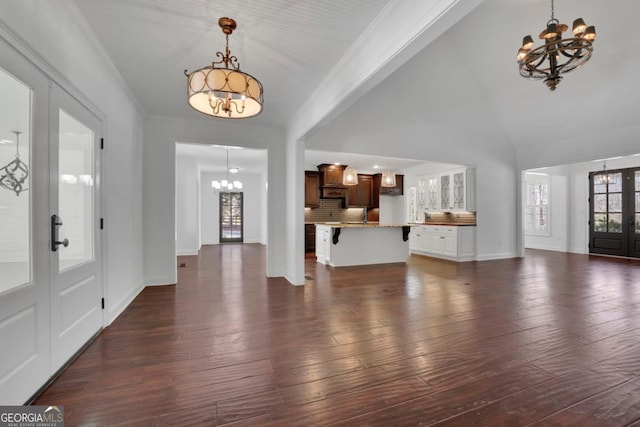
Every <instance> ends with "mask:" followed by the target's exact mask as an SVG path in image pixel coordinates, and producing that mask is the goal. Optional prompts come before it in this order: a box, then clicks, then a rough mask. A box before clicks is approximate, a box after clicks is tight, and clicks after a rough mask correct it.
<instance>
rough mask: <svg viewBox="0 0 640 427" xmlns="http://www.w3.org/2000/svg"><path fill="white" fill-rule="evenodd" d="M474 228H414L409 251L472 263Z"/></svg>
mask: <svg viewBox="0 0 640 427" xmlns="http://www.w3.org/2000/svg"><path fill="white" fill-rule="evenodd" d="M475 239H476V227H475V226H442V225H420V226H415V227H413V229H412V230H411V234H410V235H409V249H410V250H411V252H413V253H416V254H421V255H429V256H434V257H437V258H444V259H450V260H453V261H472V260H474V259H475V255H476V240H475Z"/></svg>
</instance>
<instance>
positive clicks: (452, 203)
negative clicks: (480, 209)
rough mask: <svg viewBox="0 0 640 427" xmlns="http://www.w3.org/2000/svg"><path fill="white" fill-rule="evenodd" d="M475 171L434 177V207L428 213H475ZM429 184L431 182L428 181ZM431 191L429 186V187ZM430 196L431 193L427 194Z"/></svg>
mask: <svg viewBox="0 0 640 427" xmlns="http://www.w3.org/2000/svg"><path fill="white" fill-rule="evenodd" d="M475 177H476V174H475V169H474V168H464V169H456V170H453V171H449V172H445V173H442V174H439V175H437V176H436V177H435V181H434V186H436V187H435V188H436V189H435V191H434V193H433V194H434V206H436V207H435V208H433V207H432V205H431V204H429V206H428V209H427V210H428V211H445V212H450V211H475V210H476V205H475ZM429 182H430V183H431V181H429ZM429 188H430V189H431V186H429ZM429 194H431V192H430V193H429Z"/></svg>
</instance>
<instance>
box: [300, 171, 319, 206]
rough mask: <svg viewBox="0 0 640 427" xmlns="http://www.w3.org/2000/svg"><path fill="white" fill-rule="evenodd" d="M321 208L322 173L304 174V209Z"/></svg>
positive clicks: (309, 172) (307, 172)
mask: <svg viewBox="0 0 640 427" xmlns="http://www.w3.org/2000/svg"><path fill="white" fill-rule="evenodd" d="M319 206H320V173H319V172H313V171H305V172H304V207H305V208H317V207H319Z"/></svg>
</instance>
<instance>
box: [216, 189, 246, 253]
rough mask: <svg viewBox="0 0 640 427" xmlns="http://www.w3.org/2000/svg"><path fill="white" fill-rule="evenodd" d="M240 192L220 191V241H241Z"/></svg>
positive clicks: (241, 214) (241, 213) (241, 208)
mask: <svg viewBox="0 0 640 427" xmlns="http://www.w3.org/2000/svg"><path fill="white" fill-rule="evenodd" d="M242 210H243V207H242V193H240V192H222V193H220V243H225V242H242V241H243V236H242V234H243V223H242V218H243V212H242Z"/></svg>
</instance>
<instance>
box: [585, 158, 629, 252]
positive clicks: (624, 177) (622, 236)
mask: <svg viewBox="0 0 640 427" xmlns="http://www.w3.org/2000/svg"><path fill="white" fill-rule="evenodd" d="M638 170H640V168H638V167H632V168H621V169H612V170H606V171H604V170H602V171H595V172H589V201H588V209H589V210H588V212H589V223H588V238H589V244H588V252H589V254H593V255H609V256H620V257H626V258H637V257H638V255H637V251H632V249H631V245H632V244H633V243H634V240H635V239H636V238H635V237H634V235H635V190H634V189H635V180H634V179H635V172H636V171H638ZM618 173H619V174H620V179H621V182H620V194H621V198H622V200H621V223H620V226H621V232H620V233H610V232H600V231H595V230H594V226H595V215H594V205H595V193H594V182H593V180H594V178H595V177H597V176H601V175H607V176H608V175H611V174H618ZM599 194H607V195H608V194H610V193H609V191H607V193H599ZM607 204H608V199H607ZM607 212H608V211H607ZM596 239H600V240H601V241H602V242H603V243H605V242H606V240H609V241H610V242H612V243H613V242H614V241H619V242H620V244H619V247H620V248H619V249H615V248H606V247H598V246H596V245H595V243H596ZM634 252H635V255H634Z"/></svg>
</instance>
